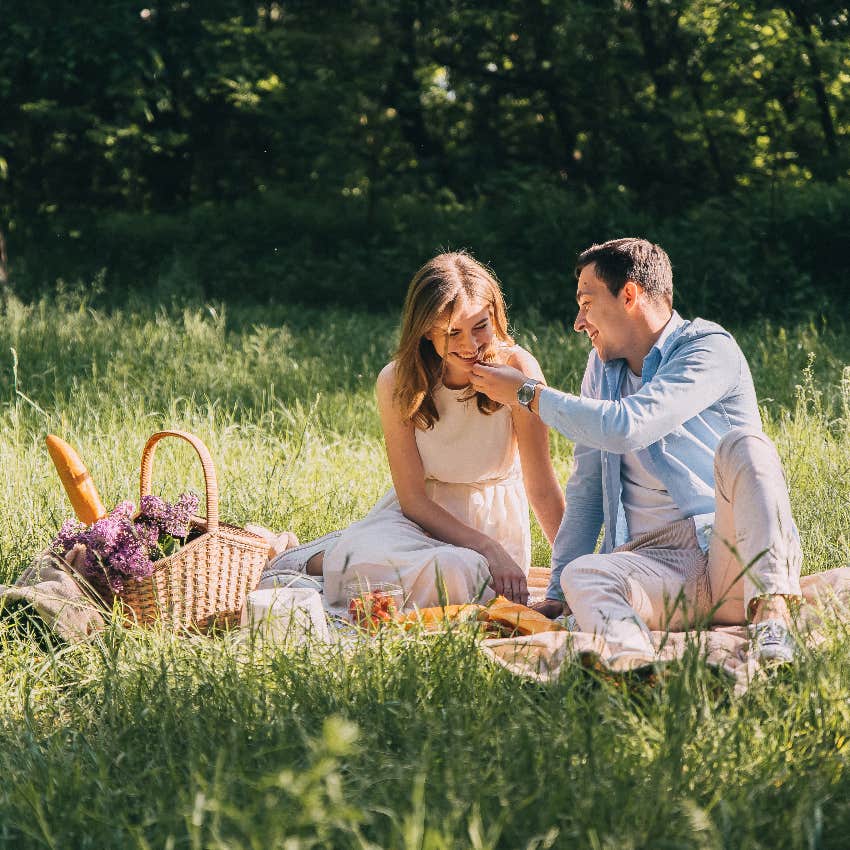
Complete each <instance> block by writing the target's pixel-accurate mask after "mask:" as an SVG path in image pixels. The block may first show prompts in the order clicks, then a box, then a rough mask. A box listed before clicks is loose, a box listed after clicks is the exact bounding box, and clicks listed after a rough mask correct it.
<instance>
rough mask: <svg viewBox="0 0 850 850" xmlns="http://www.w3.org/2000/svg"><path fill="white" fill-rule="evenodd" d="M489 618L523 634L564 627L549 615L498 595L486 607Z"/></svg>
mask: <svg viewBox="0 0 850 850" xmlns="http://www.w3.org/2000/svg"><path fill="white" fill-rule="evenodd" d="M485 613H486V614H487V619H488V620H490V621H491V622H494V623H499V624H500V625H503V626H508V627H510V628H512V629H515V630H516V631H517V632H519V633H520V634H522V635H536V634H540V633H541V632H560V631H563V629H564V627H563V626H561V625H559V624H558V623H554V622H552V620H550V619H549V618H548V617H546V616H544V615H543V614H541V613H540V612H539V611H535V610H533V609H532V608H528V607H527V606H525V605H520V604H519V603H518V602H511V601H510V600H508V599H505V597H504V596H497V597H496V598H495V599H494V600H493V601H492V602H491V603H490V604H489V605H488V606H487V608H486V609H485Z"/></svg>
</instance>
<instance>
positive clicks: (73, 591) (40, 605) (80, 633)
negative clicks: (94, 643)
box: [0, 552, 104, 643]
mask: <svg viewBox="0 0 850 850" xmlns="http://www.w3.org/2000/svg"><path fill="white" fill-rule="evenodd" d="M7 601H8V602H13V603H14V602H23V603H28V604H29V605H31V606H32V607H33V608H34V609H35V611H36V612H37V614H38V615H39V616H40V617H41V619H42V620H44V622H45V624H46V625H47V626H48V627H49V628H51V629H53V631H54V632H56V634H57V635H58V636H59V637H60V638H62V640H65V641H67V642H68V643H74V642H76V641H80V640H84V639H85V638H86V637H88V636H89V635H90V634H91V633H92V632H94V631H97V630H98V629H101V628H103V626H104V619H103V615H102V614H101V611H100V610H99V608H98V606H97V605H96V604H95V603H94V602H93V601H92V599H91V597H89V596H88V595H86V594H85V593H84V592H83V590H82V589H81V588H80V585H79V584H78V583H77V581H76V579H75V577H74V575H73V573H72V571H71V569H70V568H69V567H68V566H65V565H62V564H60V563H59V562H58V561H57V560H56V559H55V558H54V557H53V556H52V555H50V554H48V553H47V552H43V553H41V554H40V555H37V556H36V558H35V559H34V560H33V562H32V564H30V566H28V567H27V568H26V569H25V570H24V571H23V572H22V573H21V575H20V577H19V578H18V580H17V581H16V582H15V583H14V584H13V585H11V586H7V585H4V584H0V610H2V608H3V605H4V603H5V602H7Z"/></svg>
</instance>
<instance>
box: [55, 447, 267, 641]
mask: <svg viewBox="0 0 850 850" xmlns="http://www.w3.org/2000/svg"><path fill="white" fill-rule="evenodd" d="M165 437H178V438H179V439H182V440H185V441H186V442H188V443H189V444H190V445H191V446H192V447H193V448H194V449H195V451H196V452H197V454H198V458H199V459H200V461H201V465H202V466H203V470H204V487H205V490H206V514H207V515H206V518H204V517H199V516H197V515H196V511H197V509H198V503H199V498H198V496H196V495H195V494H193V493H184V494H183V495H181V496H180V497H179V498H178V499H177V501H176V502H174V503H173V504H169V503H168V502H165V501H163V500H162V499H161V498H159V497H158V496H154V495H152V494H151V477H152V475H153V456H154V451H155V448H156V446H157V444H158V443H159V442H160V440H162V439H163V438H165ZM51 443H52V445H51ZM48 448H49V449H50V452H51V456H52V457H53V459H54V462H55V463H56V467H57V470H58V471H59V476H60V478H61V479H62V483H63V484H64V485H65V488H66V490H67V491H68V495H69V496H70V498H71V503H72V504H73V505H74V509H75V511H76V513H77V517H78V520H79V522H75V521H74V520H68V521H67V522H66V523H64V524H63V526H62V529H61V530H60V532H59V534H58V535H57V536H56V538H55V539H54V540H53V542H52V544H51V551H52V552H53V553H54V554H55V555H56V556H57V557H58V558H60V559H62V560H63V561H64V562H65V563H66V564H68V565H69V566H70V567H71V568H72V569H73V570H74V571H75V572H76V573H77V574H78V575H79V576H80V577H81V578H83V579H85V580H86V581H87V582H88V583H89V584H90V585H91V586H92V587H93V588H94V589H95V590H96V591H97V592H98V593H99V594H100V595H101V596H103V598H104V600H105V601H107V602H110V603H111V602H112V600H113V599H114V598H115V597H119V598H120V599H121V600H122V602H123V603H124V606H125V609H126V610H127V611H128V614H129V616H130V618H131V619H133V620H135V621H136V622H137V623H139V624H141V625H146V624H149V623H153V622H156V621H161V622H163V623H164V624H165V625H167V626H170V627H171V628H174V629H179V628H193V629H201V630H205V629H208V628H209V627H211V626H213V625H216V624H221V625H228V624H230V623H233V622H238V619H239V615H240V612H241V609H242V605H243V603H244V601H245V597H246V595H247V593H248V591H250V590H253V588H254V587H255V586H256V584H257V582H258V581H259V578H260V573H261V571H262V568H263V566H264V565H265V563H266V559H267V557H268V543H267V542H266V541H265V540H264V539H263V538H262V537H259V536H258V535H256V534H253V533H252V532H250V531H246V530H245V529H244V528H239V527H237V526H234V525H227V524H225V523H223V522H220V521H219V517H218V481H217V478H216V474H215V467H214V466H213V462H212V458H211V457H210V453H209V450H208V449H207V447H206V446H205V445H204V444H203V443H202V442H201V441H200V440H199V439H198V438H197V437H196V436H194V434H189V433H187V432H185V431H160V432H158V433H156V434H154V435H153V436H152V437H151V438H150V439H149V440H148V441H147V444H146V445H145V447H144V450H143V451H142V463H141V473H140V483H139V490H140V498H139V510H138V512H135V511H134V506H133V504H132V502H121V503H120V504H119V505H117V506H116V507H115V508H114V509H113V510H112V511H110V512H109V513H107V512H106V511H105V510H104V509H103V506H102V504H101V502H100V498H99V496H98V495H97V492H96V490H95V489H94V485H93V484H92V482H91V477H90V476H89V475H88V473H87V472H86V470H85V467H83V466H82V463H80V462H79V458H77V457H76V454H75V453H74V452H73V450H72V449H70V446H67V444H66V443H64V442H63V441H61V440H59V439H58V438H56V437H53V436H52V435H51V437H48Z"/></svg>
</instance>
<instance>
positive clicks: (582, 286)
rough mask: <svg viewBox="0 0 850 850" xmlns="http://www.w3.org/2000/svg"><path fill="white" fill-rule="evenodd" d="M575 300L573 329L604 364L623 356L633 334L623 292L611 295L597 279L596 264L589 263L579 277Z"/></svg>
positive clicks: (606, 287) (602, 281)
mask: <svg viewBox="0 0 850 850" xmlns="http://www.w3.org/2000/svg"><path fill="white" fill-rule="evenodd" d="M576 301H577V302H578V315H577V316H576V320H575V323H574V324H573V329H574V330H576V331H577V332H578V333H581V332H582V331H584V332H585V333H586V334H587V336H588V337H589V339H590V342H591V345H593V347H594V348H595V349H596V352H597V354H598V355H599V356H600V358H602V360H603V361H608V360H615V359H616V358H618V357H624V356H625V354H626V351H627V348H628V342H629V339H630V336H631V334H632V325H631V323H630V322H629V320H628V318H629V317H628V312H627V310H626V307H625V301H626V299H625V292H624V290H620V293H619V294H618V295H612V294H611V290H610V289H608V286H607V284H606V283H605V281H604V280H602V279H601V278H599V277H597V276H596V263H590V264H589V265H587V266H585V267H584V268H583V269H582V270H581V274H580V275H579V279H578V287H577V289H576Z"/></svg>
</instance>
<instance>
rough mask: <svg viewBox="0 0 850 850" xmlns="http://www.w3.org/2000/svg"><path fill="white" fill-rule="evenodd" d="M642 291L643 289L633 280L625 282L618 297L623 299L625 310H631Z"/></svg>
mask: <svg viewBox="0 0 850 850" xmlns="http://www.w3.org/2000/svg"><path fill="white" fill-rule="evenodd" d="M642 291H643V287H642V286H641V285H640V284H639V283H635V282H634V281H633V280H627V281H626V282H625V284H624V286H623V288H622V289H621V290H620V297H621V298H622V299H623V306H624V307H625V308H626V309H627V310H631V309H632V308H633V307H634V306H635V304H637V299H638V295H639V294H640V293H641V292H642Z"/></svg>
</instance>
